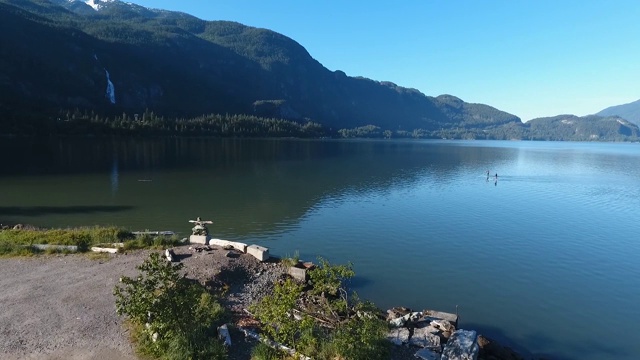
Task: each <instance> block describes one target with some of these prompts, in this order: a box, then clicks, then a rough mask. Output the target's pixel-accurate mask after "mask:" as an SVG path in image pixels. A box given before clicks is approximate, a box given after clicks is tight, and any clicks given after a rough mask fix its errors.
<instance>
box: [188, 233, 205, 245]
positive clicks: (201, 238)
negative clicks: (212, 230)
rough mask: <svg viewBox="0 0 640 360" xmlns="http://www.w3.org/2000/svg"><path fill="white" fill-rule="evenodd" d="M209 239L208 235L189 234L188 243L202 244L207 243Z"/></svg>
mask: <svg viewBox="0 0 640 360" xmlns="http://www.w3.org/2000/svg"><path fill="white" fill-rule="evenodd" d="M208 241H209V237H208V236H206V235H191V236H189V243H190V244H202V245H208V243H207V242H208Z"/></svg>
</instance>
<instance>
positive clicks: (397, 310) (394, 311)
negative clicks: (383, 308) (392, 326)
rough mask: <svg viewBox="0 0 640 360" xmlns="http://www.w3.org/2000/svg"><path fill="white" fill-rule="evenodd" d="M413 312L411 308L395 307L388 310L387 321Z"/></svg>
mask: <svg viewBox="0 0 640 360" xmlns="http://www.w3.org/2000/svg"><path fill="white" fill-rule="evenodd" d="M410 312H411V309H409V308H406V307H394V308H391V309H389V310H387V321H390V320H392V319H397V318H399V317H403V316H405V315H407V314H408V313H410Z"/></svg>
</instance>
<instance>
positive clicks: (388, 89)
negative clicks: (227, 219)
mask: <svg viewBox="0 0 640 360" xmlns="http://www.w3.org/2000/svg"><path fill="white" fill-rule="evenodd" d="M0 64H1V66H0V123H3V124H5V125H7V126H5V127H4V128H5V129H6V130H5V131H8V132H9V133H21V132H23V133H24V132H27V133H29V132H33V131H37V129H39V128H45V129H49V130H50V129H52V128H54V127H56V126H54V125H52V124H51V122H55V121H58V119H60V118H63V120H64V118H65V116H64V115H61V114H64V113H66V114H69V112H70V111H71V112H74V114H76V115H74V116H72V117H70V116H69V115H67V116H66V118H67V119H68V118H73V119H77V118H84V119H89V120H91V119H92V120H91V121H98V122H100V123H101V126H102V127H103V128H104V126H106V125H105V124H111V123H109V121H110V120H109V119H115V118H116V117H119V119H120V121H126V120H128V119H129V118H132V119H133V116H132V115H133V114H138V113H140V114H141V113H145V114H149V113H150V112H151V113H152V114H153V117H154V119H155V117H160V119H161V120H162V121H166V119H172V120H171V121H173V122H172V123H171V124H168V125H167V124H166V123H164V124H163V125H161V127H162V129H163V130H162V131H160V132H167V131H174V130H175V129H184V128H189V129H194V128H195V127H194V124H193V123H188V124H186V125H185V124H184V123H181V122H180V120H179V119H194V118H197V117H200V118H199V119H200V120H197V124H200V123H202V116H203V114H230V115H239V114H243V115H246V116H251V117H253V118H252V119H254V118H258V119H262V118H264V119H283V120H288V121H291V122H294V123H297V124H300V125H301V126H302V125H303V124H305V123H308V122H310V121H313V122H314V124H319V125H320V126H322V127H323V129H325V130H324V132H322V133H323V134H324V135H329V136H333V135H338V134H340V135H341V136H347V137H349V136H369V137H376V136H379V137H392V136H399V137H445V138H475V139H494V138H496V139H502V138H522V139H529V138H539V137H538V136H532V135H531V131H533V130H532V128H533V126H531V125H529V126H527V124H529V123H531V122H529V123H527V124H522V122H521V121H520V119H519V118H518V117H516V116H514V115H511V114H508V113H505V112H503V111H500V110H498V109H495V108H493V107H490V106H488V105H482V104H470V103H466V102H464V101H462V100H460V99H458V98H456V97H455V96H451V95H441V96H438V97H431V96H426V95H424V94H422V93H421V92H419V91H418V90H415V89H409V88H404V87H401V86H398V85H396V84H394V83H391V82H380V81H374V80H370V79H366V78H362V77H350V76H347V75H346V74H345V73H344V72H342V71H339V70H338V71H330V70H328V69H326V68H325V67H324V66H323V65H322V64H320V63H319V62H318V61H316V60H315V59H313V58H312V57H311V55H310V54H309V53H308V52H307V50H306V49H305V48H304V47H302V46H301V45H300V44H298V43H297V42H295V41H294V40H292V39H290V38H288V37H286V36H284V35H281V34H278V33H276V32H273V31H271V30H267V29H260V28H254V27H249V26H245V25H242V24H239V23H235V22H229V21H204V20H201V19H198V18H196V17H193V16H191V15H188V14H185V13H180V12H172V11H164V10H156V9H148V8H145V7H142V6H138V5H135V4H129V3H124V2H120V1H118V0H102V1H101V0H89V1H86V2H83V1H77V0H71V1H69V0H50V1H47V0H0ZM127 114H129V115H127ZM98 119H99V120H98ZM147 119H149V116H147ZM592 120H593V119H586V120H585V121H591V122H593V121H592ZM207 121H208V120H207ZM252 121H254V120H252ZM47 122H49V123H48V124H45V123H47ZM156 123H157V122H156ZM593 124H599V122H597V121H596V122H595V123H593ZM612 124H613V123H612ZM209 125H211V124H209ZM619 125H620V126H627V125H621V124H619ZM110 126H112V125H110ZM593 126H596V125H593ZM65 127H67V128H68V127H69V125H68V124H67V125H65ZM219 127H220V126H219ZM267 127H268V126H267ZM313 128H314V129H315V126H314V127H313ZM171 129H174V130H171ZM341 129H342V130H343V131H342V132H340V133H338V130H341ZM49 130H48V131H49ZM316 130H317V129H316ZM243 131H245V133H246V129H244V130H243ZM314 131H315V130H314ZM315 133H318V132H317V131H316V132H315ZM606 133H607V134H609V133H611V132H609V131H607V132H606ZM613 133H615V131H614V132H613ZM627 133H631V134H636V135H635V136H637V134H638V131H637V126H636V127H635V128H631V130H630V131H627V130H624V129H623V130H620V131H618V132H617V133H616V134H617V135H616V136H615V137H613V138H610V137H602V136H601V135H598V134H603V132H602V131H600V132H597V135H598V136H599V137H598V139H600V140H637V138H635V139H630V138H628V136H627V135H625V134H627ZM230 134H231V135H233V132H230ZM594 134H595V133H594ZM527 135H529V136H527ZM591 135H593V134H591ZM552 139H556V138H552ZM591 139H593V137H591ZM575 140H577V139H575Z"/></svg>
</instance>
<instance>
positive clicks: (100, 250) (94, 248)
mask: <svg viewBox="0 0 640 360" xmlns="http://www.w3.org/2000/svg"><path fill="white" fill-rule="evenodd" d="M91 251H93V252H106V253H111V254H115V253H117V252H118V249H115V248H103V247H97V246H93V247H92V248H91Z"/></svg>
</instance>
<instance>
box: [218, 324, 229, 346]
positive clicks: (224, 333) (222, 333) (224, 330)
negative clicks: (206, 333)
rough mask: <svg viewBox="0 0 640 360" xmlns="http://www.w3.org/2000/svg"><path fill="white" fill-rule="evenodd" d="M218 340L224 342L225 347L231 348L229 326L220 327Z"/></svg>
mask: <svg viewBox="0 0 640 360" xmlns="http://www.w3.org/2000/svg"><path fill="white" fill-rule="evenodd" d="M218 338H219V339H220V340H223V341H224V346H231V335H229V328H228V327H227V324H224V325H222V326H220V327H218Z"/></svg>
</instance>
